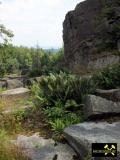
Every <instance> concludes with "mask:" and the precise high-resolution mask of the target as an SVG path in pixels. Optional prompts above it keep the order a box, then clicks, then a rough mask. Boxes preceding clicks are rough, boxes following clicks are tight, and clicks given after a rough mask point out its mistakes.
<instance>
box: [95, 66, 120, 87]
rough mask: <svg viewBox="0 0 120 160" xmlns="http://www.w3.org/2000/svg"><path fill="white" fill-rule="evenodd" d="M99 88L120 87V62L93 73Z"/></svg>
mask: <svg viewBox="0 0 120 160" xmlns="http://www.w3.org/2000/svg"><path fill="white" fill-rule="evenodd" d="M93 81H94V83H96V85H97V87H98V88H101V89H113V88H119V87H120V64H118V65H114V66H110V67H107V68H105V69H104V70H102V71H100V72H98V73H96V74H94V75H93Z"/></svg>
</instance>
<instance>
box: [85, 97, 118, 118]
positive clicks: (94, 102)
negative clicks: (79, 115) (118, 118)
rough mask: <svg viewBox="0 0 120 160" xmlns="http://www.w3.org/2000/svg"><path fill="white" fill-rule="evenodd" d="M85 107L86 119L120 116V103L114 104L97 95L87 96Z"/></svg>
mask: <svg viewBox="0 0 120 160" xmlns="http://www.w3.org/2000/svg"><path fill="white" fill-rule="evenodd" d="M84 102H85V106H84V114H85V117H86V118H88V117H98V116H101V115H105V114H107V115H110V114H120V102H113V101H110V100H107V99H105V98H101V97H99V96H95V95H88V96H86V98H85V100H84Z"/></svg>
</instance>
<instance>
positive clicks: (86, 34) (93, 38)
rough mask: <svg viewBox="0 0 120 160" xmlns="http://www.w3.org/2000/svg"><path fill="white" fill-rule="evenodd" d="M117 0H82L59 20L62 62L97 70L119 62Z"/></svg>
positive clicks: (119, 18)
mask: <svg viewBox="0 0 120 160" xmlns="http://www.w3.org/2000/svg"><path fill="white" fill-rule="evenodd" d="M118 1H119V0H86V1H84V2H81V3H80V4H78V5H77V6H76V8H75V10H74V11H70V12H68V13H67V15H66V18H65V21H64V23H63V28H64V30H63V39H64V49H65V60H66V64H67V66H68V67H69V68H70V69H75V67H76V66H77V67H78V68H79V69H85V68H86V69H99V68H102V67H105V66H107V65H109V64H112V63H117V62H119V61H120V58H119V56H118V55H117V56H116V55H114V54H113V53H112V51H113V50H117V51H118V50H119V42H120V40H119V39H120V33H119V31H118V30H119V27H120V4H119V2H118Z"/></svg>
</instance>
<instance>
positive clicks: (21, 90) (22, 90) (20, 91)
mask: <svg viewBox="0 0 120 160" xmlns="http://www.w3.org/2000/svg"><path fill="white" fill-rule="evenodd" d="M28 92H30V90H29V89H27V88H23V87H21V88H15V89H10V90H6V91H3V93H2V94H1V95H17V94H23V93H28Z"/></svg>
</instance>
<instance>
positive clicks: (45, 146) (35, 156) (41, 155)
mask: <svg viewBox="0 0 120 160" xmlns="http://www.w3.org/2000/svg"><path fill="white" fill-rule="evenodd" d="M12 142H13V143H14V144H15V145H17V146H18V147H20V149H21V150H22V152H23V153H24V154H25V156H27V157H28V158H31V160H73V157H74V156H75V155H76V153H75V152H74V151H73V149H72V148H70V147H69V146H68V145H67V144H61V143H58V144H55V142H54V141H53V140H52V139H44V138H42V137H39V135H37V134H34V135H32V136H29V137H27V136H23V135H20V136H18V138H17V140H15V141H12Z"/></svg>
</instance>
